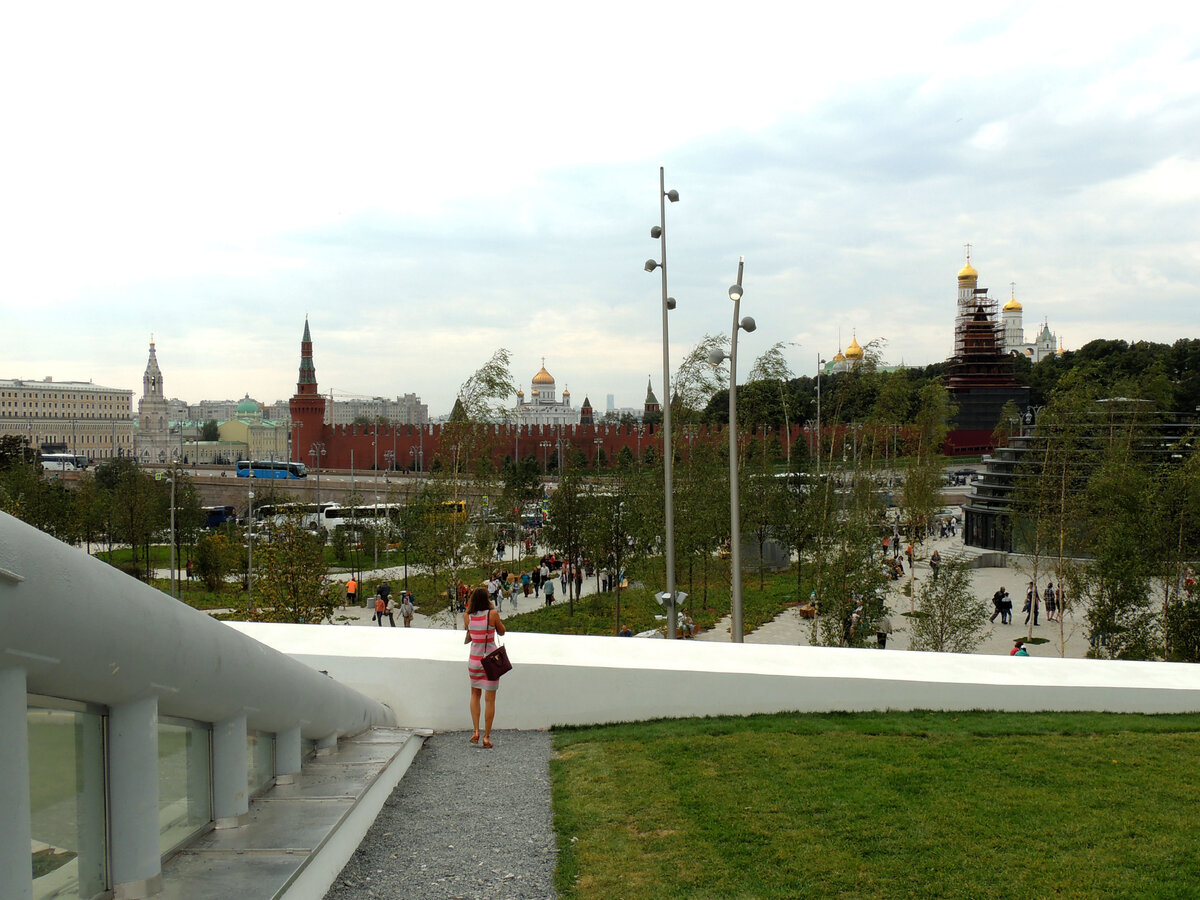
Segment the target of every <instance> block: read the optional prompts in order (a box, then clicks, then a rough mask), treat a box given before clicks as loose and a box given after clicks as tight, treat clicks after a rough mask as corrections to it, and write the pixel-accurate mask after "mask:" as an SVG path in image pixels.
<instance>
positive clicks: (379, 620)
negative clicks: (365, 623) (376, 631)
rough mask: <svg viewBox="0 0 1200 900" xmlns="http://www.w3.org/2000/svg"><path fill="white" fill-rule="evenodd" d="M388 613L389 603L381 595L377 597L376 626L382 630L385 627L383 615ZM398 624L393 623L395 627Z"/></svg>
mask: <svg viewBox="0 0 1200 900" xmlns="http://www.w3.org/2000/svg"><path fill="white" fill-rule="evenodd" d="M386 611H387V601H386V600H384V599H383V597H382V596H381V595H379V594H376V595H375V616H374V618H375V624H376V625H378V626H379V627H380V628H382V627H383V614H384V612H386ZM395 624H396V623H395V622H392V625H393V626H394V625H395Z"/></svg>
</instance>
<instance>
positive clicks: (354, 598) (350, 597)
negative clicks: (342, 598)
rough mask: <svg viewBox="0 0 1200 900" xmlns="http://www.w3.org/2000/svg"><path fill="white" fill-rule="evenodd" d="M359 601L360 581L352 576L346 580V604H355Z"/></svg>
mask: <svg viewBox="0 0 1200 900" xmlns="http://www.w3.org/2000/svg"><path fill="white" fill-rule="evenodd" d="M357 603H358V582H357V581H355V580H354V579H353V578H351V579H350V580H349V581H347V582H346V605H347V606H355V605H356V604H357Z"/></svg>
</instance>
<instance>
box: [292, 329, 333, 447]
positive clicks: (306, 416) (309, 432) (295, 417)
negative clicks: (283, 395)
mask: <svg viewBox="0 0 1200 900" xmlns="http://www.w3.org/2000/svg"><path fill="white" fill-rule="evenodd" d="M288 408H289V410H290V411H291V416H292V456H293V457H295V458H294V459H293V460H292V461H293V462H303V461H304V460H303V455H304V454H303V449H304V447H305V444H303V443H301V442H302V441H304V440H306V439H307V440H308V441H309V442H316V441H320V439H321V437H322V435H323V433H324V428H325V398H324V397H322V396H321V394H320V393H319V392H318V391H317V370H316V368H315V367H314V366H313V359H312V335H311V334H309V331H308V317H307V316H305V318H304V337H303V338H301V339H300V379H299V380H298V381H297V382H296V394H295V396H293V397H292V399H291V401H290V402H289V403H288Z"/></svg>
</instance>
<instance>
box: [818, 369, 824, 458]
mask: <svg viewBox="0 0 1200 900" xmlns="http://www.w3.org/2000/svg"><path fill="white" fill-rule="evenodd" d="M824 368H825V360H823V359H821V354H820V353H818V354H817V474H818V475H820V474H821V370H822V369H824Z"/></svg>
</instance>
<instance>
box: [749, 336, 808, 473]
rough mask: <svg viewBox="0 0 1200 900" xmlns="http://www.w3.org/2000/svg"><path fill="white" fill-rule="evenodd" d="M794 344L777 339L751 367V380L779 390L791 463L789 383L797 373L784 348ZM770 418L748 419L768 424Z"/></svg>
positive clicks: (787, 457)
mask: <svg viewBox="0 0 1200 900" xmlns="http://www.w3.org/2000/svg"><path fill="white" fill-rule="evenodd" d="M790 346H793V345H792V344H790V343H788V342H787V341H776V342H775V343H774V344H772V345H771V346H770V347H768V348H767V349H766V350H765V351H764V352H763V354H762V356H760V357H759V358H758V359H756V360H755V361H754V365H753V366H752V367H751V369H750V381H751V382H755V381H760V382H767V383H768V384H770V385H771V388H772V393H774V392H776V391H777V392H778V396H779V409H780V411H781V412H782V414H783V433H784V435H785V436H786V440H787V447H786V459H787V462H788V464H789V465H790V464H791V462H792V428H791V417H790V416H789V409H788V407H789V403H788V399H789V398H788V390H787V387H788V383H789V382H790V381H791V380H792V379H793V378H795V377H796V373H795V372H793V371H792V367H791V366H789V365H788V361H787V359H786V358H785V357H784V355H783V348H784V347H790ZM769 423H770V420H769V419H768V418H767V417H766V416H762V417H761V421H758V422H756V421H755V420H754V419H752V418H748V419H746V424H747V425H753V424H760V425H764V426H765V425H768V424H769Z"/></svg>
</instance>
